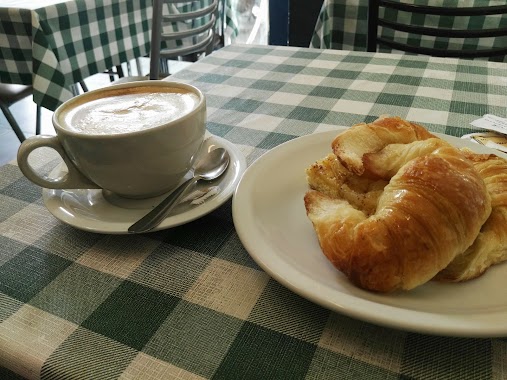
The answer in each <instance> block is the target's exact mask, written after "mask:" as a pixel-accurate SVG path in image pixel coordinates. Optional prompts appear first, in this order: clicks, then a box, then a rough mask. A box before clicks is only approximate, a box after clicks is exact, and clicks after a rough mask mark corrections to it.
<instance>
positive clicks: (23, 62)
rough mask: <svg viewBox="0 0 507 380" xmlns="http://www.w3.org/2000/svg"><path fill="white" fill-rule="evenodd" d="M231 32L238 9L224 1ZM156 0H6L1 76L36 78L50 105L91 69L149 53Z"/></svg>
mask: <svg viewBox="0 0 507 380" xmlns="http://www.w3.org/2000/svg"><path fill="white" fill-rule="evenodd" d="M222 4H224V7H225V12H224V17H225V20H226V22H227V25H228V26H229V28H228V29H227V31H226V33H228V34H229V36H234V35H235V34H237V32H238V30H237V24H236V20H235V14H234V12H233V11H232V8H231V7H230V2H229V1H223V2H222ZM151 15H152V1H151V0H136V1H130V0H98V1H88V0H22V1H20V0H3V1H2V3H1V4H0V82H2V83H18V84H27V85H28V84H33V87H34V95H33V97H34V101H35V102H36V103H37V104H40V105H41V106H43V107H45V108H48V109H50V110H55V109H56V107H58V105H60V104H61V103H62V102H64V101H65V100H67V99H70V98H71V97H72V96H73V94H72V92H71V90H70V86H71V85H73V84H74V83H77V82H79V81H81V80H83V79H85V78H87V77H89V76H90V75H93V74H96V73H100V72H102V71H104V70H106V69H108V68H111V67H113V66H117V65H120V64H121V63H122V62H128V61H130V60H132V59H134V58H137V57H142V56H145V55H147V54H148V52H149V48H150V30H151V22H150V20H151Z"/></svg>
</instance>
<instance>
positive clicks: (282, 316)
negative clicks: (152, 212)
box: [0, 44, 507, 380]
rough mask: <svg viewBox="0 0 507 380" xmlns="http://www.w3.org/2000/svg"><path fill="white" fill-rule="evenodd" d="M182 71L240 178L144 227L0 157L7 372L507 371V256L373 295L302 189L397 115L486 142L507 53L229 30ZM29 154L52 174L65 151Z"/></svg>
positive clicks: (0, 273)
mask: <svg viewBox="0 0 507 380" xmlns="http://www.w3.org/2000/svg"><path fill="white" fill-rule="evenodd" d="M165 80H171V81H178V82H183V83H188V84H191V85H194V86H196V87H198V88H199V89H200V90H201V91H202V92H203V93H204V95H205V96H206V101H207V122H206V127H207V133H208V135H209V137H210V138H211V139H215V140H216V144H218V145H220V144H222V145H223V146H226V147H229V149H230V151H231V153H234V159H233V160H232V163H231V164H232V168H230V169H231V170H233V171H234V173H236V174H237V181H236V180H232V181H236V182H233V184H234V186H233V191H229V196H228V197H226V199H224V200H223V201H221V202H220V204H218V203H217V204H216V207H210V209H208V210H207V211H206V212H202V213H201V214H199V215H198V217H195V218H188V219H186V220H183V221H180V223H175V224H174V225H166V226H164V227H163V228H160V229H158V230H156V231H154V232H149V233H144V234H128V233H126V229H125V226H123V225H122V224H121V223H122V221H121V220H116V219H114V218H113V216H114V215H120V214H115V212H118V210H117V211H114V209H112V208H111V209H110V210H112V211H111V212H110V213H106V214H105V215H103V216H102V217H100V218H99V217H96V218H94V217H93V213H94V212H95V211H94V209H93V207H94V206H93V202H94V199H95V198H94V197H95V196H96V193H93V194H95V195H93V194H92V193H90V192H87V193H86V194H88V195H86V196H85V197H84V198H83V202H82V203H80V204H74V203H72V202H74V201H73V198H72V197H73V192H72V191H70V190H69V191H67V192H66V191H65V190H58V191H56V190H48V189H41V188H40V187H38V186H36V185H34V184H32V183H31V182H30V181H28V180H27V179H26V178H25V177H24V176H23V174H22V173H21V172H20V170H19V168H18V166H17V162H16V161H12V162H10V163H8V164H6V165H4V166H2V167H0V205H1V207H0V367H1V368H2V369H1V370H0V378H6V379H7V378H8V379H18V378H19V379H39V378H41V379H354V380H355V379H404V380H409V379H427V380H430V379H431V380H435V379H453V380H455V379H491V380H501V379H506V378H507V327H506V324H505V321H507V318H505V313H506V312H507V302H506V300H507V298H506V297H505V295H506V292H505V286H504V285H503V286H501V284H502V281H503V284H505V278H506V276H505V274H506V270H507V267H506V264H499V265H497V266H496V267H495V268H492V269H490V270H489V271H488V272H486V274H484V275H483V276H482V277H481V278H480V279H477V280H471V281H470V282H469V283H464V284H432V283H431V282H430V283H428V284H425V285H422V286H421V287H420V288H418V289H415V290H412V291H406V292H397V293H395V294H387V295H383V294H373V293H371V292H367V291H362V290H360V289H356V288H355V287H354V286H352V285H350V284H349V283H348V281H347V280H346V279H344V278H343V276H340V274H339V272H338V271H337V270H335V269H334V268H333V267H332V265H331V264H330V263H329V262H328V261H327V260H326V259H325V257H324V255H323V254H322V252H321V251H320V249H319V246H318V243H317V240H316V238H315V235H314V231H313V228H312V226H311V223H310V221H309V220H307V219H306V214H305V207H304V202H303V197H304V193H305V191H306V190H307V188H308V187H307V184H306V179H305V168H306V167H307V166H308V165H311V164H312V163H313V162H314V161H315V160H318V159H320V158H322V157H323V155H324V154H326V152H328V151H329V152H331V142H332V139H333V137H334V136H335V135H336V134H337V133H339V132H340V131H343V130H344V129H346V128H348V127H350V126H352V125H354V124H356V123H363V122H371V121H373V120H375V119H377V118H378V117H380V116H381V115H392V116H399V117H401V118H404V119H406V120H410V121H412V122H415V123H419V124H421V125H423V126H425V127H426V128H427V129H428V130H429V131H430V132H432V133H436V134H438V135H439V136H441V137H442V138H447V139H449V140H450V141H452V143H453V144H459V142H461V141H462V142H463V144H469V145H470V144H472V143H470V142H467V141H466V140H465V139H462V138H461V137H462V136H463V135H466V134H469V133H472V132H477V131H478V129H477V128H476V127H473V126H472V125H471V124H470V123H471V122H473V121H474V120H477V119H479V118H481V117H482V116H483V115H484V114H493V115H496V116H498V117H501V118H506V117H507V107H506V105H507V65H506V64H505V63H502V62H490V61H481V60H460V59H446V58H435V57H427V56H415V55H402V54H394V53H381V52H376V53H369V52H360V51H353V50H332V49H313V48H302V47H288V46H261V45H246V44H231V45H229V46H226V47H224V48H222V49H220V50H217V51H215V52H213V53H212V54H211V55H209V56H206V57H204V58H203V59H201V60H199V61H197V62H195V63H192V64H191V65H189V66H188V67H186V68H184V69H183V70H182V71H180V72H178V73H176V74H174V75H172V76H171V77H169V78H166V79H165ZM476 145H477V146H479V145H478V144H476ZM32 156H33V157H32V166H34V167H35V168H37V169H38V170H41V171H45V172H47V173H50V174H51V173H52V172H53V171H54V168H55V166H56V165H58V164H59V162H60V161H61V160H59V158H58V155H57V154H56V153H55V152H54V151H52V150H49V149H39V150H36V151H34V152H33V153H32ZM89 191H92V190H89ZM93 191H95V192H100V190H93ZM219 194H220V193H219ZM74 195H75V194H74ZM217 196H218V195H217ZM210 202H213V198H210V199H208V200H206V201H205V202H204V204H203V205H200V206H196V207H204V208H205V207H206V204H209V205H211V204H212V203H210ZM73 205H74V206H73ZM111 207H113V206H111ZM114 207H122V206H121V205H119V206H118V205H116V206H114ZM464 207H466V205H464ZM113 214H114V215H113ZM101 218H102V219H101ZM107 218H111V220H109V219H107ZM315 271H317V272H316V273H315ZM320 274H321V275H320ZM499 284H500V285H499Z"/></svg>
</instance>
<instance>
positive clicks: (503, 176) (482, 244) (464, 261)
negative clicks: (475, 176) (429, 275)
mask: <svg viewBox="0 0 507 380" xmlns="http://www.w3.org/2000/svg"><path fill="white" fill-rule="evenodd" d="M465 156H466V157H467V158H468V159H469V160H470V161H471V162H472V164H473V166H474V167H475V169H476V170H477V171H478V173H479V175H480V176H481V177H482V178H483V180H484V182H485V184H486V189H487V190H488V192H489V194H490V196H491V214H490V216H489V218H488V219H487V220H486V222H485V223H484V225H483V226H482V228H481V231H480V233H479V235H478V236H477V238H476V239H475V241H474V243H473V244H472V246H470V247H469V248H468V249H466V250H465V252H463V253H462V254H460V255H458V256H457V257H456V258H455V259H454V260H453V261H451V263H450V264H449V265H448V266H447V267H446V268H445V269H443V270H442V271H441V272H440V273H438V274H437V276H436V277H435V279H436V280H440V281H452V282H457V281H465V280H470V279H473V278H476V277H478V276H480V275H481V274H483V273H484V272H485V271H486V270H487V269H488V268H489V267H490V266H492V265H494V264H498V263H500V262H502V261H505V260H507V161H506V160H504V159H503V158H500V157H497V156H495V155H492V154H474V153H472V152H465Z"/></svg>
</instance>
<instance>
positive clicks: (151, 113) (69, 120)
mask: <svg viewBox="0 0 507 380" xmlns="http://www.w3.org/2000/svg"><path fill="white" fill-rule="evenodd" d="M198 104H199V97H198V96H197V95H196V94H195V93H193V92H191V91H186V90H185V89H182V88H165V87H149V86H146V87H133V88H128V89H119V90H117V91H110V92H109V93H108V94H107V96H105V97H97V98H96V99H91V100H90V99H83V101H82V102H81V104H77V105H75V106H74V107H72V108H67V109H66V110H65V111H64V112H62V115H61V117H62V119H63V126H64V128H68V129H70V130H72V131H74V132H76V133H85V134H90V135H101V134H104V135H110V134H118V133H128V132H137V131H141V130H144V129H148V128H153V127H156V126H158V125H161V124H166V123H169V122H171V121H173V120H175V119H178V118H180V117H182V116H184V115H186V114H188V113H189V112H191V111H192V110H193V109H195V107H196V106H197V105H198Z"/></svg>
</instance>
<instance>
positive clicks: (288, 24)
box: [0, 0, 323, 165]
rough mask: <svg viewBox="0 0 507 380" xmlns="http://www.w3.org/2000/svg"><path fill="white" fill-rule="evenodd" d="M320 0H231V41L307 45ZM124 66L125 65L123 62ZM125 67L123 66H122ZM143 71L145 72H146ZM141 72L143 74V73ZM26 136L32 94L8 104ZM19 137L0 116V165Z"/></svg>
mask: <svg viewBox="0 0 507 380" xmlns="http://www.w3.org/2000/svg"><path fill="white" fill-rule="evenodd" d="M322 2H323V0H317V1H311V2H308V1H305V0H290V1H289V0H287V1H282V0H271V1H270V0H233V3H234V4H235V9H236V10H237V17H238V24H239V34H238V36H236V38H235V39H234V43H240V44H258V45H266V44H269V45H292V46H304V47H308V46H309V44H310V39H311V35H312V33H313V30H314V27H315V23H316V20H317V16H318V12H319V10H320V8H321V6H322ZM140 62H141V67H142V69H143V70H145V71H146V70H147V69H148V66H149V60H148V58H141V59H140ZM188 64H190V63H188V62H179V61H172V62H171V63H170V70H171V71H172V72H173V73H174V72H177V71H178V70H180V69H181V68H183V67H185V66H186V65H188ZM124 66H126V64H124ZM130 67H131V69H132V75H137V72H136V65H135V64H134V63H132V64H130ZM125 69H126V67H125ZM145 73H146V72H145ZM145 73H144V74H145ZM85 83H86V85H87V87H88V89H89V90H93V89H95V88H99V87H103V86H106V85H108V83H109V76H108V75H107V74H96V75H94V76H92V77H90V78H87V79H86V80H85ZM11 111H12V113H13V114H14V117H15V118H16V120H18V123H19V124H20V126H21V128H22V130H23V132H24V134H25V136H27V137H28V136H32V135H33V134H34V132H35V112H36V107H35V104H34V103H33V101H32V99H31V97H27V98H26V99H24V100H22V101H20V102H18V103H16V104H14V105H13V106H12V107H11ZM52 114H53V112H52V111H49V110H47V109H45V108H43V109H42V130H41V133H42V134H54V133H55V132H54V129H53V126H52V124H51V116H52ZM18 147H19V140H18V139H17V137H16V135H15V134H14V132H13V131H12V129H11V127H10V125H9V123H8V122H7V120H6V118H5V117H4V115H3V114H2V115H0V165H2V164H5V163H6V162H8V161H10V160H12V159H14V158H15V156H16V152H17V149H18Z"/></svg>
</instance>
